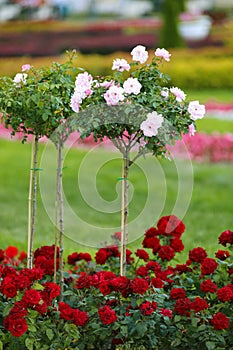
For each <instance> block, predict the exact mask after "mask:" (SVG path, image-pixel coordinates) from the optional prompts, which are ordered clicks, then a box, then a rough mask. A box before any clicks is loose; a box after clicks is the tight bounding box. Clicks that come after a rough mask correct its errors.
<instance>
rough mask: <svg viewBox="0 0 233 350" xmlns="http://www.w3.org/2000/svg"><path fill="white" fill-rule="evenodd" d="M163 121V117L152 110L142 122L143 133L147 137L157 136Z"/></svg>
mask: <svg viewBox="0 0 233 350" xmlns="http://www.w3.org/2000/svg"><path fill="white" fill-rule="evenodd" d="M162 123H163V117H162V115H161V114H158V113H157V112H155V111H154V112H152V113H148V114H147V119H146V120H145V121H144V122H142V123H141V125H140V129H141V130H142V131H143V134H144V135H145V136H147V137H152V136H156V135H157V133H158V129H159V128H160V127H161V125H162Z"/></svg>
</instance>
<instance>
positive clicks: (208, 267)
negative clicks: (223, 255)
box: [201, 258, 218, 275]
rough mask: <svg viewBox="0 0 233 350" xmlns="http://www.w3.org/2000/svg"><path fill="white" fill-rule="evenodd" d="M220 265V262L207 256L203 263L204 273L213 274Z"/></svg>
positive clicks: (202, 270) (202, 269)
mask: <svg viewBox="0 0 233 350" xmlns="http://www.w3.org/2000/svg"><path fill="white" fill-rule="evenodd" d="M217 267H218V263H217V262H216V261H215V260H214V259H212V258H205V259H204V260H203V262H202V264H201V272H202V274H203V275H211V274H212V273H213V272H214V271H215V270H216V269H217Z"/></svg>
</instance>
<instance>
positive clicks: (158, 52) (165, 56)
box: [155, 48, 171, 61]
mask: <svg viewBox="0 0 233 350" xmlns="http://www.w3.org/2000/svg"><path fill="white" fill-rule="evenodd" d="M155 56H157V57H162V58H163V59H164V60H165V61H170V56H171V54H170V53H169V52H168V51H167V50H165V49H159V48H158V49H156V51H155Z"/></svg>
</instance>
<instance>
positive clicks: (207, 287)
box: [200, 279, 217, 293]
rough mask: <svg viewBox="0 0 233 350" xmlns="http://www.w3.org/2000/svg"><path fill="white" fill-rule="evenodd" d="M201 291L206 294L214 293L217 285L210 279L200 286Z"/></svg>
mask: <svg viewBox="0 0 233 350" xmlns="http://www.w3.org/2000/svg"><path fill="white" fill-rule="evenodd" d="M200 289H201V291H202V292H205V293H208V292H209V293H214V292H216V290H217V285H216V284H215V283H214V282H212V281H211V280H210V279H208V280H205V281H203V282H202V283H201V284H200Z"/></svg>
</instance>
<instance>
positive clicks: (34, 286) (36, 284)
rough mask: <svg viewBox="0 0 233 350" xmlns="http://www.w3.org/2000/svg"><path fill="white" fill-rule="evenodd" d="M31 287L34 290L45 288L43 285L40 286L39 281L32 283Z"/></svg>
mask: <svg viewBox="0 0 233 350" xmlns="http://www.w3.org/2000/svg"><path fill="white" fill-rule="evenodd" d="M32 288H33V289H35V290H44V289H45V287H44V286H42V285H41V284H40V283H38V282H35V283H33V286H32Z"/></svg>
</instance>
